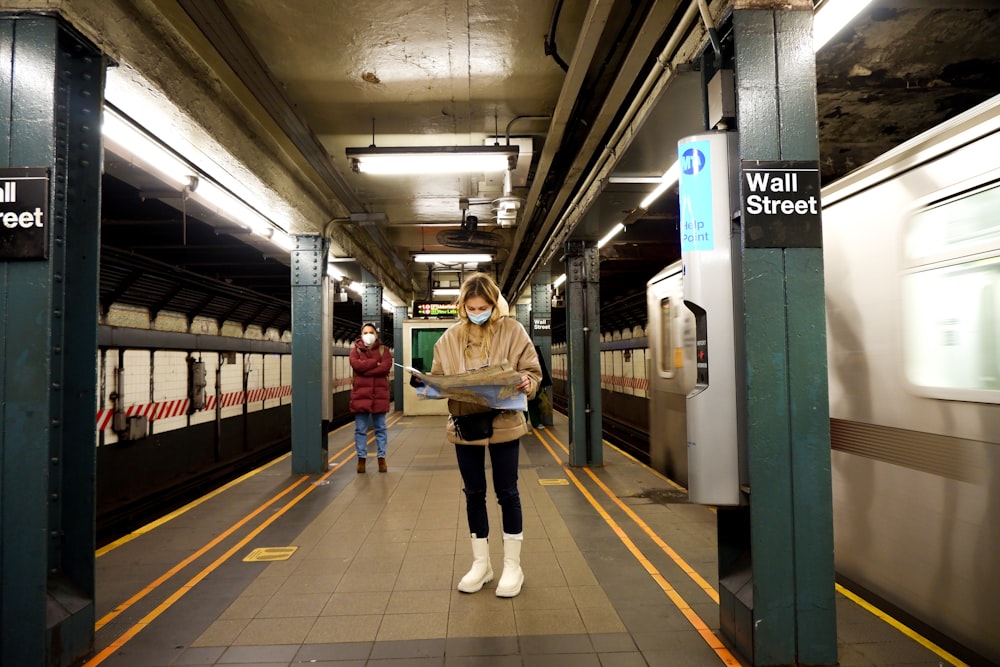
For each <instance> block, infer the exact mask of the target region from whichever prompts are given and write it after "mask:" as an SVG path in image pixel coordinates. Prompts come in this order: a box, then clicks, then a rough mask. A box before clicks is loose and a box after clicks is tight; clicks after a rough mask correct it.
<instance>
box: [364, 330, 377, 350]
mask: <svg viewBox="0 0 1000 667" xmlns="http://www.w3.org/2000/svg"><path fill="white" fill-rule="evenodd" d="M361 342H362V343H364V344H365V345H367V346H369V347H371V346H372V345H373V344H374V343H375V334H373V333H366V334H361Z"/></svg>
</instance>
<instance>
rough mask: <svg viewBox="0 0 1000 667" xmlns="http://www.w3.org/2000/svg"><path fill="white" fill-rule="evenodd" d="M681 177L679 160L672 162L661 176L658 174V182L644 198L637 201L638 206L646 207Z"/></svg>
mask: <svg viewBox="0 0 1000 667" xmlns="http://www.w3.org/2000/svg"><path fill="white" fill-rule="evenodd" d="M680 177H681V164H680V162H674V163H673V164H672V165H670V167H669V168H668V169H667V170H666V171H665V172H663V176H660V182H659V184H658V185H657V186H656V187H655V188H654V189H653V191H652V192H650V193H649V194H648V195H646V198H645V199H643V200H642V201H641V202H639V208H644V209H648V208H649V207H650V206H651V205H652V204H653V202H654V201H656V200H657V199H658V198H659V196H660V195H662V194H663V193H664V192H666V191H667V189H668V188H670V186H672V185H673V184H674V183H676V182H677V180H678V179H679V178H680Z"/></svg>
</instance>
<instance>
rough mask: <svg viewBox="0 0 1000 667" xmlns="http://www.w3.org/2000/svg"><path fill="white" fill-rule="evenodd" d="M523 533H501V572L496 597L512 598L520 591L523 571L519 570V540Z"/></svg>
mask: <svg viewBox="0 0 1000 667" xmlns="http://www.w3.org/2000/svg"><path fill="white" fill-rule="evenodd" d="M523 539H524V533H517V534H516V535H511V534H509V533H504V534H503V572H502V573H501V574H500V581H499V583H497V597H498V598H512V597H514V596H515V595H517V594H518V593H520V592H521V585H522V584H523V583H524V572H522V571H521V541H522V540H523Z"/></svg>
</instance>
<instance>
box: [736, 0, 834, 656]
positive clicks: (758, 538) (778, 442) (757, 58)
mask: <svg viewBox="0 0 1000 667" xmlns="http://www.w3.org/2000/svg"><path fill="white" fill-rule="evenodd" d="M812 12H813V3H812V1H811V0H793V1H792V2H788V0H780V1H779V0H773V1H769V0H736V3H735V6H734V14H733V26H734V37H735V49H736V51H735V54H736V87H737V95H736V97H737V105H738V106H737V122H738V125H739V131H740V158H741V160H742V164H743V166H744V168H747V164H748V161H764V162H766V163H770V164H774V163H775V162H777V161H795V162H796V163H798V164H808V163H810V162H813V163H815V164H816V165H817V166H818V159H819V147H818V140H817V130H816V76H815V60H814V55H813V46H812V16H813V14H812ZM743 178H744V177H743V175H741V179H743ZM817 178H818V177H817ZM746 194H747V193H746V192H744V202H745V201H746ZM741 215H742V219H743V220H744V221H746V220H747V217H748V207H747V206H746V205H745V203H744V205H743V207H742V211H741ZM767 222H771V221H767ZM747 226H748V225H747V224H746V222H744V225H743V255H742V266H743V287H744V307H745V313H746V314H745V333H746V337H745V353H746V372H747V415H748V419H747V447H748V451H747V455H748V464H749V476H750V480H749V482H750V506H749V512H748V514H749V526H747V522H746V520H743V521H740V520H738V516H739V515H736V516H735V517H727V518H726V519H723V518H721V517H720V544H722V543H723V542H724V541H728V542H730V544H732V543H735V541H736V540H738V539H741V538H740V536H744V537H743V539H746V540H748V541H749V545H750V550H749V553H750V558H751V561H752V576H753V598H752V605H753V624H752V632H753V655H752V660H753V664H755V665H789V664H809V665H833V664H836V662H837V638H836V616H835V608H834V569H833V518H832V517H833V510H832V500H831V479H830V435H829V404H828V397H827V368H826V329H825V310H824V293H823V255H822V248H821V247H820V246H821V245H822V234H821V231H820V230H819V228H818V223H817V224H816V225H815V227H814V228H811V229H803V228H802V227H801V226H800V227H799V228H794V226H785V227H782V226H781V224H777V223H776V224H775V225H774V226H772V227H767V226H766V224H765V226H764V227H761V226H756V225H755V226H754V228H753V229H750V230H748V229H747ZM744 517H745V514H744ZM734 519H736V520H734ZM727 527H728V528H729V529H730V530H731V536H732V538H733V539H732V540H729V539H728V538H729V536H727V535H726V534H724V530H725V529H726V528H727Z"/></svg>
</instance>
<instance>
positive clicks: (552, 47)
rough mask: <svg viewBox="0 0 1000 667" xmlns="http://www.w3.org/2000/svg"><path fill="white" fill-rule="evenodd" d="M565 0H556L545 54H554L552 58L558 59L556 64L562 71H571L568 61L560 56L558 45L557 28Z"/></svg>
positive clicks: (546, 38)
mask: <svg viewBox="0 0 1000 667" xmlns="http://www.w3.org/2000/svg"><path fill="white" fill-rule="evenodd" d="M562 4H563V0H556V4H555V6H554V7H553V8H552V20H551V21H550V22H549V32H548V34H546V35H545V47H544V48H545V55H547V56H552V59H553V60H555V61H556V64H557V65H559V67H561V68H562V71H564V72H567V71H569V65H567V64H566V61H565V60H563V59H562V58H560V57H559V47H557V46H556V28H557V27H558V26H559V12H560V11H562Z"/></svg>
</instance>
